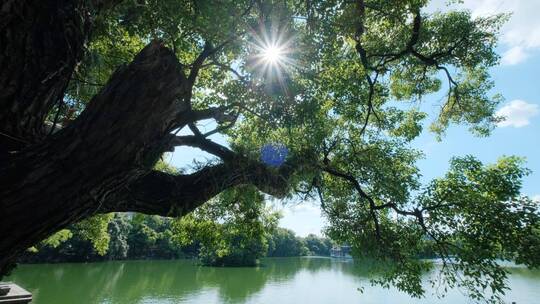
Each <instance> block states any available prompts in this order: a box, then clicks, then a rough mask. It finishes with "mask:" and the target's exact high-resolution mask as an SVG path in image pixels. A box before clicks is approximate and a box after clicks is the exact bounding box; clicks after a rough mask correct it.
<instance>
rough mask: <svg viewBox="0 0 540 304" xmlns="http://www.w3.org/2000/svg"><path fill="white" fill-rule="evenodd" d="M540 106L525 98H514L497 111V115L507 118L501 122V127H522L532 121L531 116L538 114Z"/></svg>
mask: <svg viewBox="0 0 540 304" xmlns="http://www.w3.org/2000/svg"><path fill="white" fill-rule="evenodd" d="M539 112H540V110H539V106H538V105H537V104H534V103H527V102H526V101H523V100H519V99H516V100H512V101H510V102H509V103H508V104H506V105H505V106H503V107H502V108H501V109H499V110H498V111H497V116H502V117H504V118H505V120H504V121H501V122H499V124H498V126H499V127H514V128H521V127H524V126H526V125H528V124H529V123H530V120H531V118H533V117H535V116H536V115H538V113H539Z"/></svg>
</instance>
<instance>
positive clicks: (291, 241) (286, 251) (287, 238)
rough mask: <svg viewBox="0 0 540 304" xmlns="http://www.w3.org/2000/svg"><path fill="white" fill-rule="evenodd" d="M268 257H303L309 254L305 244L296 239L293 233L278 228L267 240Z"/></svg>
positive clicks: (301, 240)
mask: <svg viewBox="0 0 540 304" xmlns="http://www.w3.org/2000/svg"><path fill="white" fill-rule="evenodd" d="M268 242H269V244H270V245H269V248H268V256H269V257H288V256H304V255H308V254H309V249H308V247H307V246H306V242H305V241H304V240H303V239H301V238H298V237H296V235H295V234H294V232H293V231H292V230H289V229H285V228H278V229H276V231H275V232H274V233H272V235H271V237H270V238H269V240H268Z"/></svg>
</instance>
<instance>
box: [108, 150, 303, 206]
mask: <svg viewBox="0 0 540 304" xmlns="http://www.w3.org/2000/svg"><path fill="white" fill-rule="evenodd" d="M292 172H293V168H292V167H291V166H289V165H284V166H282V167H281V168H280V169H272V168H269V167H267V166H265V165H263V164H261V163H259V162H256V161H247V160H246V159H242V160H240V161H237V162H226V163H221V164H217V165H214V166H208V167H204V168H202V169H201V170H199V171H197V172H194V173H192V174H185V175H172V174H168V173H164V172H160V171H151V172H149V173H147V174H145V175H143V176H141V177H140V178H138V179H137V180H135V181H134V182H133V183H131V184H130V185H129V186H128V187H126V188H125V189H124V190H123V191H121V192H120V193H119V194H118V195H114V196H111V198H110V199H108V200H107V202H106V203H105V204H103V206H102V207H101V209H100V210H99V211H98V212H101V213H106V212H113V211H115V212H125V211H130V212H131V211H133V212H142V213H146V214H158V215H162V216H182V215H185V214H187V213H189V212H191V211H193V210H194V209H195V208H197V207H199V206H200V205H202V204H203V203H205V202H206V201H208V200H209V199H211V198H212V197H214V196H216V195H217V194H219V193H221V192H222V191H224V190H226V189H229V188H231V187H234V186H239V185H246V184H251V185H254V186H256V187H257V188H258V189H259V190H261V191H263V192H265V193H268V194H270V195H274V196H278V197H283V196H285V195H286V194H287V193H288V179H289V177H290V175H291V173H292Z"/></svg>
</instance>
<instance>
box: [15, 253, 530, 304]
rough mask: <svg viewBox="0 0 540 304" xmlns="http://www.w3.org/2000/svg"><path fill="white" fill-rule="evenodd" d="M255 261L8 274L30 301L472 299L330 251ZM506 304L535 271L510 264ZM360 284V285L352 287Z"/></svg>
mask: <svg viewBox="0 0 540 304" xmlns="http://www.w3.org/2000/svg"><path fill="white" fill-rule="evenodd" d="M262 263H263V264H262V266H260V267H256V268H244V267H238V268H214V267H203V266H198V265H196V263H195V262H194V261H191V260H177V261H115V262H104V263H90V264H41V265H20V266H19V267H18V268H17V269H16V270H15V271H14V273H13V274H12V275H11V276H10V277H8V278H7V279H8V280H10V281H14V282H16V283H18V284H19V285H21V286H23V287H24V288H26V289H28V290H29V291H31V292H32V293H33V295H34V301H32V303H34V304H62V303H69V304H72V303H73V304H86V303H100V304H106V303H107V304H109V303H110V304H113V303H114V304H127V303H130V304H131V303H141V304H142V303H145V304H169V303H171V304H172V303H205V304H206V303H277V304H287V303H295V304H297V303H309V304H318V303H362V304H371V303H373V304H375V303H377V304H381V303H403V304H407V303H448V304H450V303H452V304H455V303H471V301H469V300H468V299H467V298H466V297H465V296H464V295H462V294H461V292H460V291H459V290H452V291H450V292H449V293H448V294H447V296H446V297H445V298H442V299H439V298H438V297H437V295H436V294H434V292H435V291H433V290H428V293H427V294H426V297H425V298H422V299H414V298H411V297H409V296H408V295H406V294H405V293H402V292H399V291H397V290H395V289H383V288H380V287H371V286H370V285H369V279H368V278H367V276H366V275H367V273H366V266H367V265H362V264H361V263H359V262H356V263H354V262H352V261H350V260H348V261H347V260H338V259H331V258H310V257H306V258H272V259H265V260H263V261H262ZM509 269H510V271H511V275H510V278H509V283H510V286H511V288H512V290H511V291H509V292H507V296H506V299H507V300H508V303H510V302H511V301H515V302H516V303H517V304H534V303H540V271H529V270H526V269H524V268H509ZM359 287H363V288H364V292H363V293H361V292H359V291H358V288H359Z"/></svg>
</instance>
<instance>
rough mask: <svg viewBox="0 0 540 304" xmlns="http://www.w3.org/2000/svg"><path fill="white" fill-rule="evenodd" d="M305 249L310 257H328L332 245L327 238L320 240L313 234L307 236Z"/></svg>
mask: <svg viewBox="0 0 540 304" xmlns="http://www.w3.org/2000/svg"><path fill="white" fill-rule="evenodd" d="M304 242H305V243H306V247H307V249H308V250H309V253H310V255H320V256H329V255H330V249H332V247H333V243H332V241H331V240H330V239H328V238H321V237H318V236H316V235H314V234H309V235H308V236H307V237H306V238H305V239H304Z"/></svg>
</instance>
